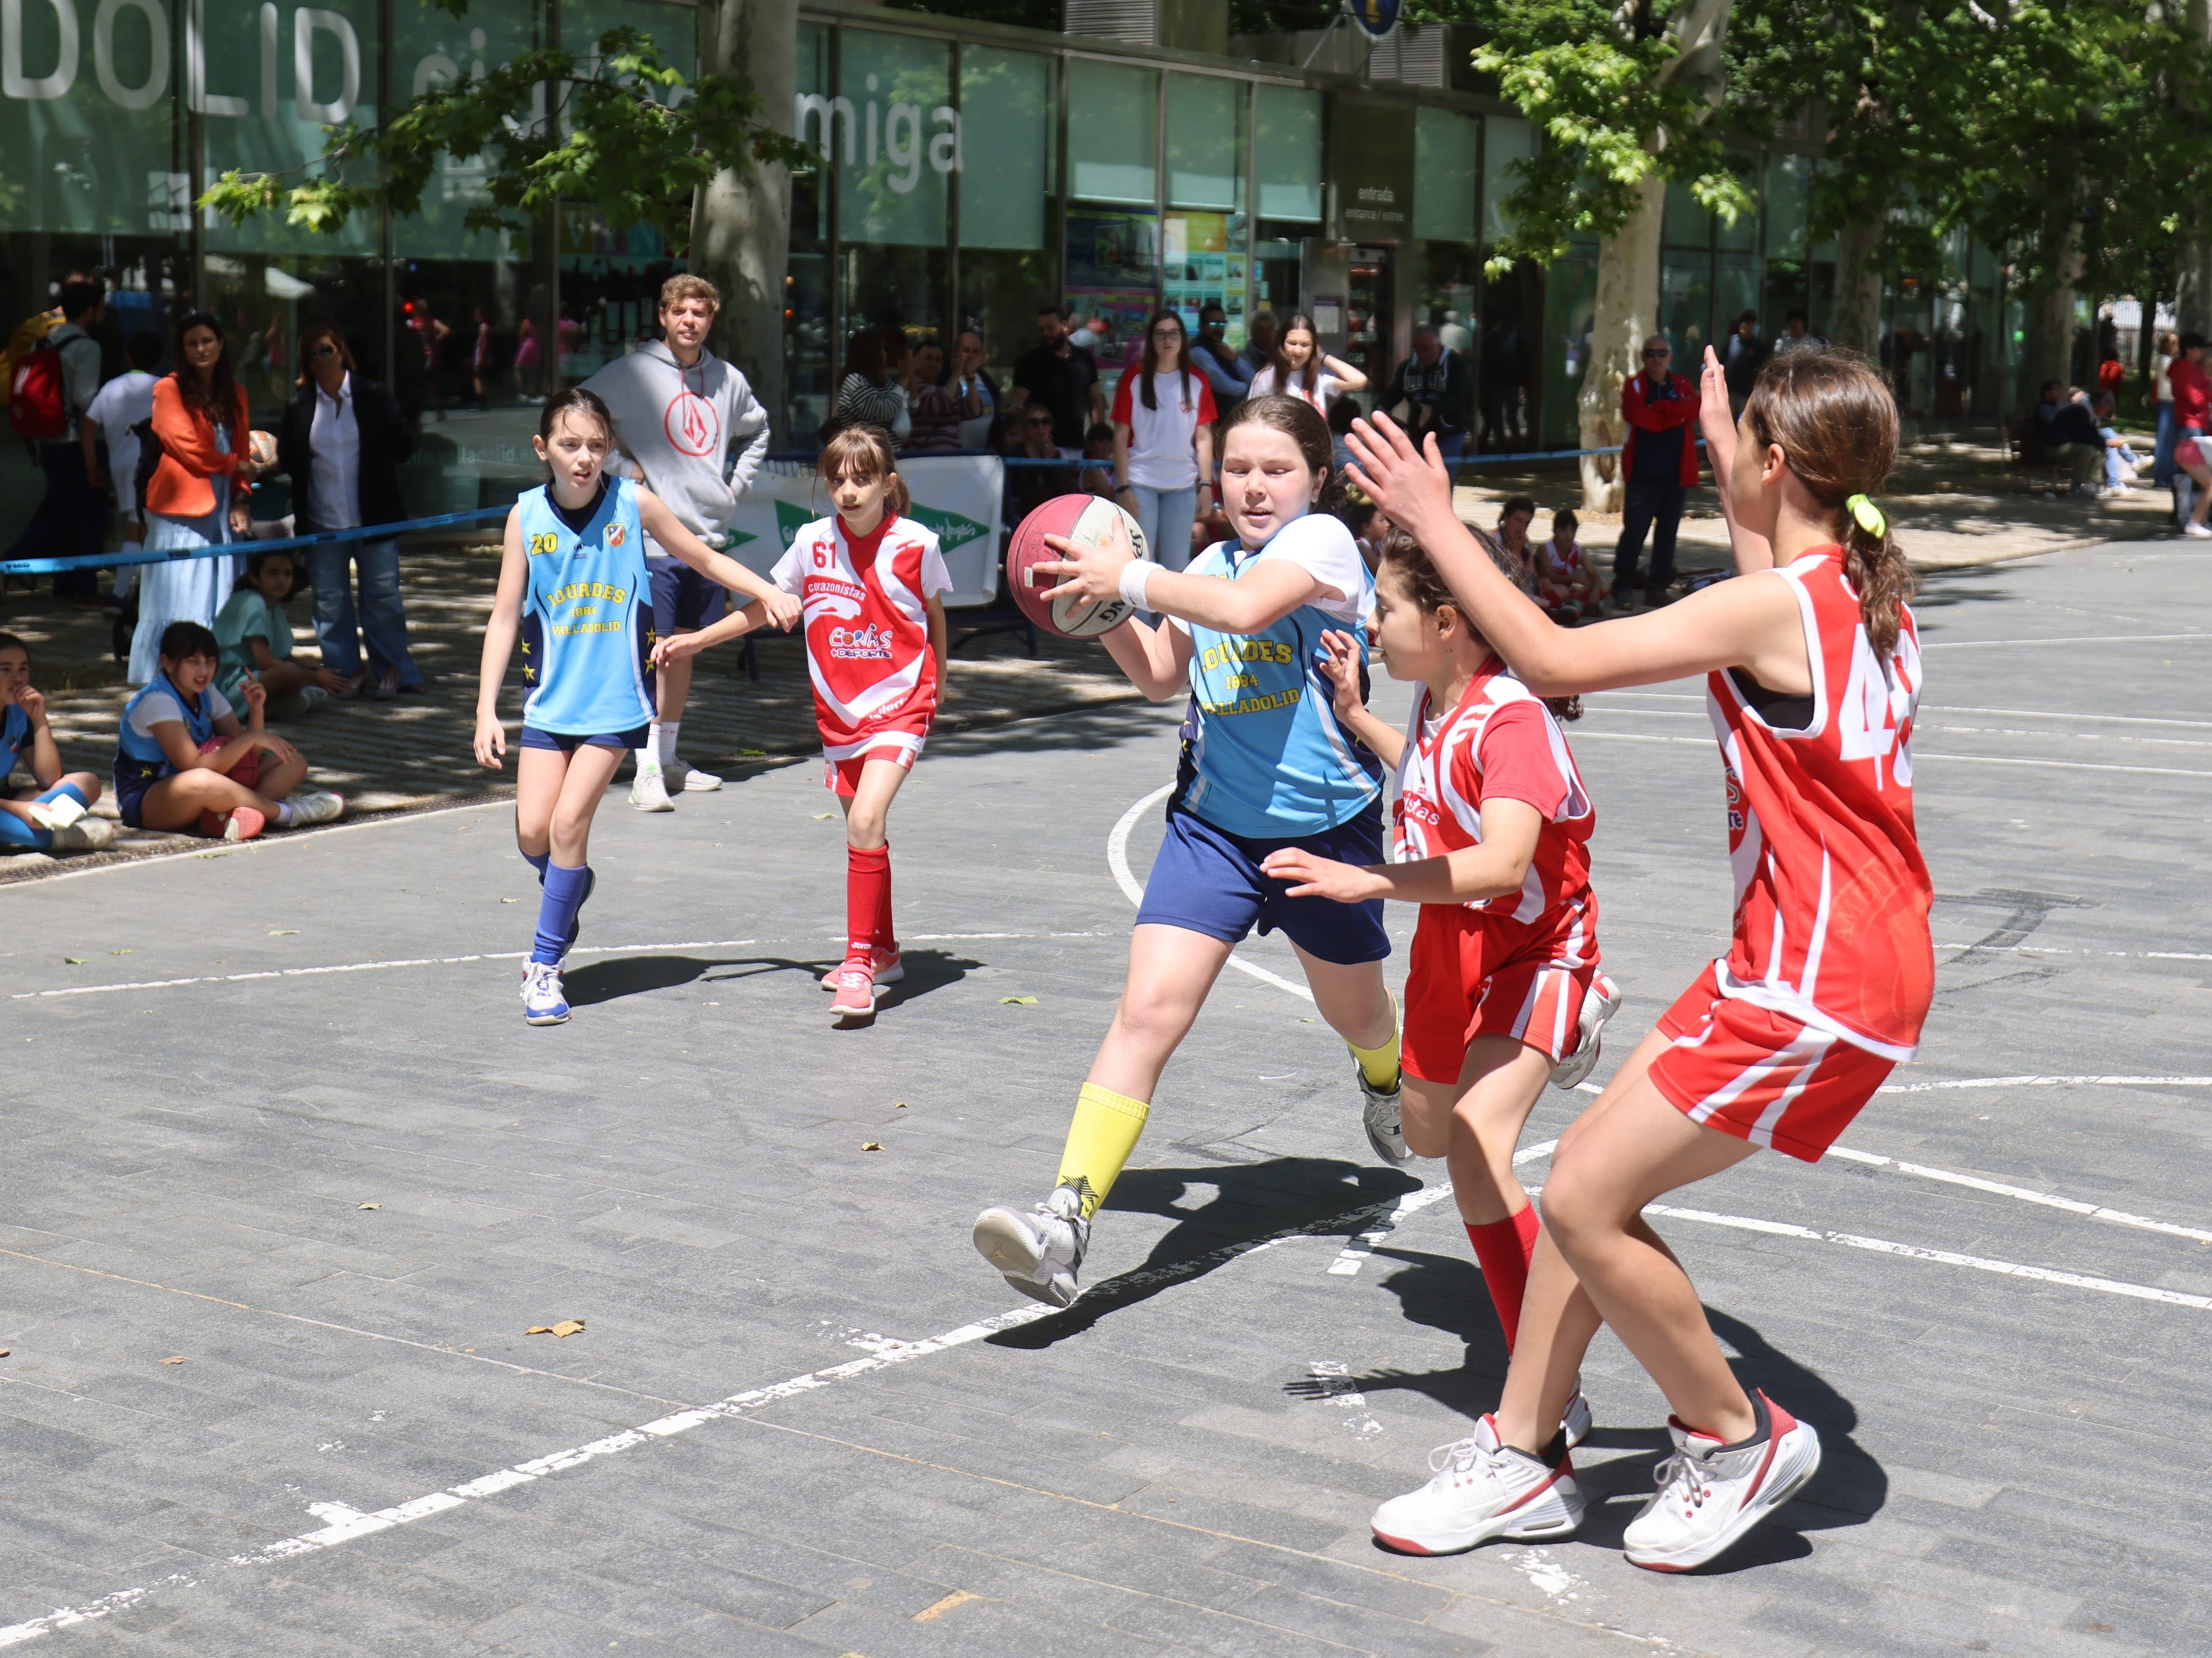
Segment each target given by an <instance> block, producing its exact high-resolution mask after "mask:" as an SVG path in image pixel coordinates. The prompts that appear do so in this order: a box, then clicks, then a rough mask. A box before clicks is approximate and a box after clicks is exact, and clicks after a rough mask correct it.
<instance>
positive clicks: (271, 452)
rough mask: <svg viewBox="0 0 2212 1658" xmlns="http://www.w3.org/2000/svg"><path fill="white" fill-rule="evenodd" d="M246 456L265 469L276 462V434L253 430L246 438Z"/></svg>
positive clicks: (261, 468)
mask: <svg viewBox="0 0 2212 1658" xmlns="http://www.w3.org/2000/svg"><path fill="white" fill-rule="evenodd" d="M246 458H247V459H249V460H251V461H252V463H253V464H254V465H255V466H257V467H258V468H259V469H260V470H261V471H264V472H265V471H268V470H269V469H270V467H272V466H274V465H276V436H275V434H272V433H268V432H253V433H250V434H247V437H246Z"/></svg>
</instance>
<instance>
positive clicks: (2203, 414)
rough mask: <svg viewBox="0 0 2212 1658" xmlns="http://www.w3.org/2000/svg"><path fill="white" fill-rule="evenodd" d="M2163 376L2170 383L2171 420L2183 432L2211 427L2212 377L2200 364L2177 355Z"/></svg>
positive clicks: (2210, 428) (2199, 430)
mask: <svg viewBox="0 0 2212 1658" xmlns="http://www.w3.org/2000/svg"><path fill="white" fill-rule="evenodd" d="M2166 379H2167V380H2170V381H2171V382H2172V385H2173V423H2174V424H2175V425H2176V426H2177V427H2179V428H2181V429H2182V430H2183V431H2185V432H2203V431H2207V430H2212V377H2208V376H2207V375H2206V374H2205V373H2204V369H2203V365H2202V364H2200V363H2194V362H2191V361H2189V359H2188V358H2187V357H2176V358H2175V359H2174V360H2173V363H2172V367H2169V368H2168V369H2167V370H2166Z"/></svg>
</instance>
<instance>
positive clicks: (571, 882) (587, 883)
mask: <svg viewBox="0 0 2212 1658" xmlns="http://www.w3.org/2000/svg"><path fill="white" fill-rule="evenodd" d="M591 884H592V870H591V865H588V864H579V865H577V866H576V867H575V868H574V869H569V868H568V867H566V866H565V865H560V864H549V865H546V869H545V896H544V900H543V902H540V903H539V904H538V940H537V948H536V949H534V950H532V951H531V952H530V959H531V960H532V961H533V962H549V963H552V962H558V961H559V960H560V959H561V957H562V956H563V955H565V954H567V952H568V941H569V939H570V938H574V936H575V928H576V912H577V911H578V910H580V909H581V908H583V907H584V895H585V894H586V893H587V892H588V891H590V890H591Z"/></svg>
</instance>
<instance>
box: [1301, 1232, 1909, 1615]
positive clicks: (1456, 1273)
mask: <svg viewBox="0 0 2212 1658" xmlns="http://www.w3.org/2000/svg"><path fill="white" fill-rule="evenodd" d="M1375 1253H1376V1255H1377V1256H1387V1257H1388V1258H1389V1259H1391V1260H1398V1261H1402V1262H1404V1263H1405V1265H1404V1266H1403V1267H1401V1269H1400V1270H1399V1271H1397V1272H1392V1273H1391V1274H1389V1277H1387V1278H1384V1279H1383V1288H1384V1289H1386V1290H1388V1291H1390V1293H1391V1294H1393V1295H1395V1296H1396V1297H1398V1304H1399V1308H1400V1310H1401V1312H1402V1313H1403V1315H1405V1317H1406V1319H1407V1321H1408V1322H1410V1323H1414V1324H1421V1325H1425V1326H1427V1327H1430V1328H1431V1329H1436V1330H1442V1331H1443V1332H1445V1333H1448V1334H1450V1335H1453V1336H1456V1337H1457V1338H1458V1339H1460V1340H1462V1341H1463V1342H1465V1343H1466V1344H1467V1357H1466V1358H1465V1360H1464V1361H1463V1362H1462V1363H1461V1364H1460V1365H1459V1366H1458V1367H1457V1368H1455V1369H1452V1370H1375V1371H1370V1372H1366V1373H1364V1374H1361V1375H1358V1376H1299V1377H1297V1378H1296V1379H1294V1380H1292V1381H1291V1382H1285V1384H1284V1391H1285V1393H1288V1394H1291V1395H1293V1396H1294V1397H1297V1398H1301V1399H1314V1400H1325V1399H1332V1398H1338V1397H1340V1396H1342V1395H1344V1394H1376V1393H1385V1392H1389V1391H1390V1390H1392V1389H1404V1390H1407V1391H1410V1392H1413V1393H1418V1394H1423V1395H1425V1397H1427V1398H1430V1399H1432V1400H1436V1401H1437V1403H1438V1404H1440V1405H1442V1406H1444V1407H1445V1408H1446V1409H1448V1410H1451V1411H1454V1412H1458V1413H1459V1414H1461V1415H1462V1416H1464V1417H1465V1418H1467V1419H1468V1424H1469V1427H1470V1429H1471V1428H1472V1426H1473V1424H1474V1420H1475V1418H1479V1417H1480V1416H1481V1415H1483V1414H1484V1413H1485V1412H1490V1411H1494V1410H1496V1409H1497V1408H1498V1396H1499V1394H1500V1393H1501V1392H1502V1390H1503V1388H1504V1381H1505V1367H1506V1360H1507V1354H1506V1349H1505V1338H1504V1332H1502V1331H1501V1330H1500V1329H1499V1328H1498V1315H1497V1314H1496V1312H1495V1311H1494V1310H1493V1309H1492V1307H1491V1304H1490V1297H1489V1295H1488V1293H1487V1292H1486V1291H1485V1290H1484V1288H1483V1284H1482V1275H1481V1273H1480V1272H1477V1271H1476V1270H1475V1267H1474V1263H1473V1262H1471V1261H1468V1260H1465V1259H1463V1258H1461V1257H1458V1256H1450V1255H1436V1254H1425V1253H1423V1252H1420V1251H1417V1250H1404V1249H1377V1250H1376V1252H1375ZM1705 1315H1706V1317H1707V1318H1708V1319H1710V1320H1711V1323H1712V1327H1713V1333H1714V1334H1716V1335H1717V1336H1718V1337H1719V1338H1720V1339H1721V1342H1722V1344H1723V1345H1724V1346H1726V1347H1728V1348H1729V1349H1731V1350H1732V1351H1734V1352H1735V1359H1734V1360H1733V1366H1734V1369H1735V1374H1736V1377H1737V1379H1738V1380H1739V1381H1741V1382H1742V1383H1743V1385H1744V1387H1745V1388H1758V1389H1759V1390H1761V1391H1763V1392H1764V1393H1765V1394H1767V1396H1768V1397H1769V1398H1771V1399H1772V1400H1775V1401H1776V1402H1777V1403H1778V1404H1780V1405H1781V1406H1783V1407H1784V1409H1786V1410H1788V1411H1789V1412H1790V1413H1791V1414H1792V1415H1793V1416H1800V1417H1802V1418H1803V1419H1804V1420H1806V1421H1807V1422H1809V1423H1811V1424H1813V1426H1814V1428H1815V1429H1817V1430H1819V1432H1820V1472H1819V1473H1816V1474H1814V1476H1813V1479H1812V1481H1811V1483H1809V1484H1808V1485H1806V1487H1805V1488H1804V1490H1802V1491H1800V1492H1799V1493H1798V1494H1797V1495H1796V1497H1794V1498H1792V1499H1791V1500H1790V1503H1787V1504H1785V1505H1784V1507H1783V1509H1781V1510H1780V1511H1779V1512H1778V1514H1777V1515H1776V1516H1775V1517H1774V1519H1773V1520H1772V1521H1769V1522H1768V1523H1767V1524H1765V1525H1762V1526H1760V1527H1757V1528H1755V1529H1754V1530H1753V1532H1752V1533H1751V1534H1750V1535H1749V1536H1747V1537H1746V1538H1745V1539H1744V1540H1742V1541H1741V1542H1740V1543H1738V1544H1737V1545H1736V1546H1735V1547H1734V1548H1732V1549H1730V1550H1729V1552H1727V1553H1726V1554H1725V1555H1723V1557H1722V1558H1720V1559H1718V1560H1717V1561H1714V1562H1712V1563H1711V1564H1710V1565H1707V1566H1705V1567H1703V1568H1701V1569H1700V1571H1699V1575H1700V1576H1712V1575H1724V1574H1726V1573H1729V1572H1735V1571H1741V1570H1745V1569H1746V1568H1747V1567H1751V1566H1758V1565H1766V1564H1771V1563H1773V1562H1775V1561H1778V1560H1793V1559H1797V1558H1802V1557H1803V1556H1805V1555H1808V1554H1809V1553H1811V1552H1812V1546H1811V1545H1810V1544H1808V1543H1807V1542H1806V1541H1805V1540H1804V1539H1803V1538H1802V1536H1800V1535H1798V1533H1801V1532H1806V1531H1826V1530H1828V1529H1830V1528H1832V1527H1838V1526H1857V1525H1863V1524H1864V1523H1865V1522H1866V1521H1868V1520H1869V1518H1871V1517H1872V1516H1873V1515H1875V1514H1877V1513H1879V1512H1880V1511H1881V1508H1882V1506H1883V1504H1884V1503H1886V1502H1887V1500H1888V1495H1889V1476H1888V1475H1887V1473H1884V1472H1883V1471H1882V1467H1881V1464H1880V1463H1879V1462H1877V1461H1875V1459H1874V1458H1873V1456H1871V1455H1869V1454H1868V1452H1867V1451H1866V1450H1864V1449H1863V1448H1862V1447H1861V1446H1860V1445H1859V1443H1858V1442H1857V1440H1856V1439H1854V1438H1853V1437H1852V1434H1853V1432H1854V1431H1855V1430H1857V1427H1858V1424H1859V1417H1858V1409H1857V1406H1854V1405H1853V1404H1852V1403H1851V1402H1850V1400H1848V1399H1846V1398H1844V1395H1843V1394H1840V1393H1838V1392H1837V1391H1836V1388H1834V1386H1833V1385H1832V1383H1831V1382H1829V1381H1828V1380H1827V1378H1826V1377H1825V1376H1822V1375H1820V1372H1819V1371H1817V1370H1813V1369H1811V1368H1809V1367H1808V1366H1807V1365H1804V1364H1802V1363H1799V1362H1798V1361H1797V1360H1796V1359H1794V1358H1792V1357H1790V1356H1789V1355H1788V1354H1787V1353H1784V1352H1783V1351H1780V1350H1778V1348H1776V1347H1775V1346H1774V1345H1772V1344H1771V1343H1770V1342H1768V1341H1767V1339H1765V1337H1764V1336H1762V1335H1761V1334H1759V1332H1758V1331H1757V1330H1755V1329H1754V1328H1753V1327H1751V1326H1750V1325H1748V1324H1746V1323H1745V1322H1744V1321H1742V1320H1741V1319H1739V1318H1735V1317H1733V1316H1731V1315H1729V1314H1727V1313H1723V1312H1717V1311H1716V1310H1715V1309H1712V1308H1711V1307H1708V1308H1706V1309H1705ZM1593 1403H1594V1404H1595V1406H1597V1409H1598V1411H1599V1413H1600V1416H1601V1418H1602V1414H1603V1411H1604V1402H1603V1400H1594V1401H1593ZM1668 1448H1669V1446H1668V1438H1667V1434H1666V1430H1665V1428H1664V1427H1663V1425H1662V1426H1654V1427H1650V1428H1603V1427H1601V1428H1598V1429H1596V1430H1594V1431H1593V1432H1592V1433H1591V1435H1590V1436H1589V1439H1588V1440H1586V1441H1585V1442H1583V1448H1582V1449H1583V1454H1584V1455H1585V1458H1586V1461H1585V1462H1584V1463H1583V1464H1582V1465H1580V1466H1578V1467H1577V1469H1576V1473H1575V1479H1576V1482H1577V1484H1578V1485H1581V1487H1582V1489H1583V1495H1584V1496H1585V1497H1588V1498H1589V1503H1590V1506H1589V1514H1588V1515H1587V1516H1586V1517H1585V1519H1584V1520H1583V1527H1582V1530H1581V1531H1580V1532H1579V1533H1577V1538H1578V1539H1579V1540H1581V1541H1583V1542H1586V1543H1593V1544H1596V1545H1598V1546H1602V1547H1607V1548H1618V1547H1619V1546H1620V1540H1621V1533H1622V1532H1623V1531H1625V1530H1626V1527H1627V1525H1628V1522H1629V1521H1631V1520H1632V1519H1633V1518H1635V1515H1636V1511H1637V1509H1638V1508H1640V1507H1641V1506H1642V1504H1643V1501H1644V1497H1647V1496H1649V1495H1650V1491H1651V1481H1652V1474H1653V1472H1654V1471H1655V1470H1656V1467H1657V1466H1658V1464H1659V1461H1660V1460H1661V1459H1662V1457H1663V1456H1665V1455H1667V1452H1668ZM1592 1450H1607V1451H1627V1452H1642V1453H1644V1454H1643V1455H1626V1456H1616V1457H1613V1458H1611V1459H1609V1460H1607V1461H1602V1462H1599V1461H1591V1460H1587V1453H1588V1452H1589V1451H1592Z"/></svg>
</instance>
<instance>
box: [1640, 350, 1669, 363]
mask: <svg viewBox="0 0 2212 1658" xmlns="http://www.w3.org/2000/svg"><path fill="white" fill-rule="evenodd" d="M1673 355H1674V352H1673V351H1672V350H1668V349H1660V350H1657V351H1646V352H1645V353H1644V360H1645V361H1650V359H1652V358H1653V357H1671V356H1673Z"/></svg>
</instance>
